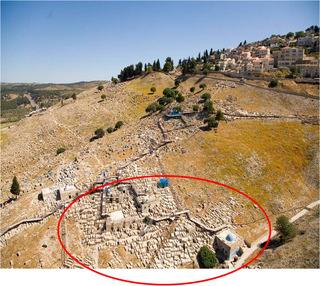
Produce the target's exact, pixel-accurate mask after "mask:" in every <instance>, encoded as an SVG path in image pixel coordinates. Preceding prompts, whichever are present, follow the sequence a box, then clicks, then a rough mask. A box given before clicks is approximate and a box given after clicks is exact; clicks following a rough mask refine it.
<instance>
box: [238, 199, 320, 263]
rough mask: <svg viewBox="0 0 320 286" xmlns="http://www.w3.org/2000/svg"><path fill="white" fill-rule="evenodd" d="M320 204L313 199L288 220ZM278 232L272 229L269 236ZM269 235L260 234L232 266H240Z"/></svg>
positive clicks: (298, 216) (292, 220) (293, 219)
mask: <svg viewBox="0 0 320 286" xmlns="http://www.w3.org/2000/svg"><path fill="white" fill-rule="evenodd" d="M319 204H320V200H317V201H314V202H313V203H311V204H309V205H307V206H306V207H305V208H304V209H303V210H302V211H301V212H299V213H297V214H296V215H294V216H293V217H292V218H291V219H290V220H289V221H290V222H294V221H296V220H297V219H299V218H300V217H302V216H304V215H305V214H306V213H308V212H309V210H311V209H312V208H314V207H315V206H317V205H319ZM277 234H278V232H277V231H276V230H272V231H271V238H273V237H274V236H276V235H277ZM268 236H269V232H268V233H266V234H264V235H262V236H261V237H259V238H258V239H257V240H256V241H255V242H253V243H252V244H251V248H248V249H247V250H246V252H245V253H243V254H242V256H241V257H240V259H239V260H238V261H237V262H236V264H235V266H234V268H239V267H241V266H242V265H243V264H244V263H245V261H246V260H247V259H248V258H249V257H250V256H251V255H252V254H253V253H254V252H255V251H256V250H257V249H258V248H260V245H261V244H262V243H264V242H266V241H267V239H268Z"/></svg>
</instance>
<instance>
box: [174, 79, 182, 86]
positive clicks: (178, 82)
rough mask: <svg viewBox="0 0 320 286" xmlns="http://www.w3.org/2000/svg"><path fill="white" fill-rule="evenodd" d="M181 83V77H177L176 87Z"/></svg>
mask: <svg viewBox="0 0 320 286" xmlns="http://www.w3.org/2000/svg"><path fill="white" fill-rule="evenodd" d="M180 83H181V80H180V79H176V80H175V82H174V85H175V86H176V87H178V86H179V85H180Z"/></svg>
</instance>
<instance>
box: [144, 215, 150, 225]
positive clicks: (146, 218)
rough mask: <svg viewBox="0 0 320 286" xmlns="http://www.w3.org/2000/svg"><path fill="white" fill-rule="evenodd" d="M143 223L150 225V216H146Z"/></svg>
mask: <svg viewBox="0 0 320 286" xmlns="http://www.w3.org/2000/svg"><path fill="white" fill-rule="evenodd" d="M143 222H144V223H146V224H148V223H149V222H150V217H149V216H146V217H145V218H144V219H143Z"/></svg>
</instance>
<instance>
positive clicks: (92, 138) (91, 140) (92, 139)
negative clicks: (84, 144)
mask: <svg viewBox="0 0 320 286" xmlns="http://www.w3.org/2000/svg"><path fill="white" fill-rule="evenodd" d="M98 138H99V137H98V136H93V137H91V138H90V140H89V142H93V141H94V140H96V139H98Z"/></svg>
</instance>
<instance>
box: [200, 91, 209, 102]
mask: <svg viewBox="0 0 320 286" xmlns="http://www.w3.org/2000/svg"><path fill="white" fill-rule="evenodd" d="M201 98H203V99H204V100H205V101H207V100H209V99H211V94H210V93H204V94H203V95H202V96H201Z"/></svg>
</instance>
